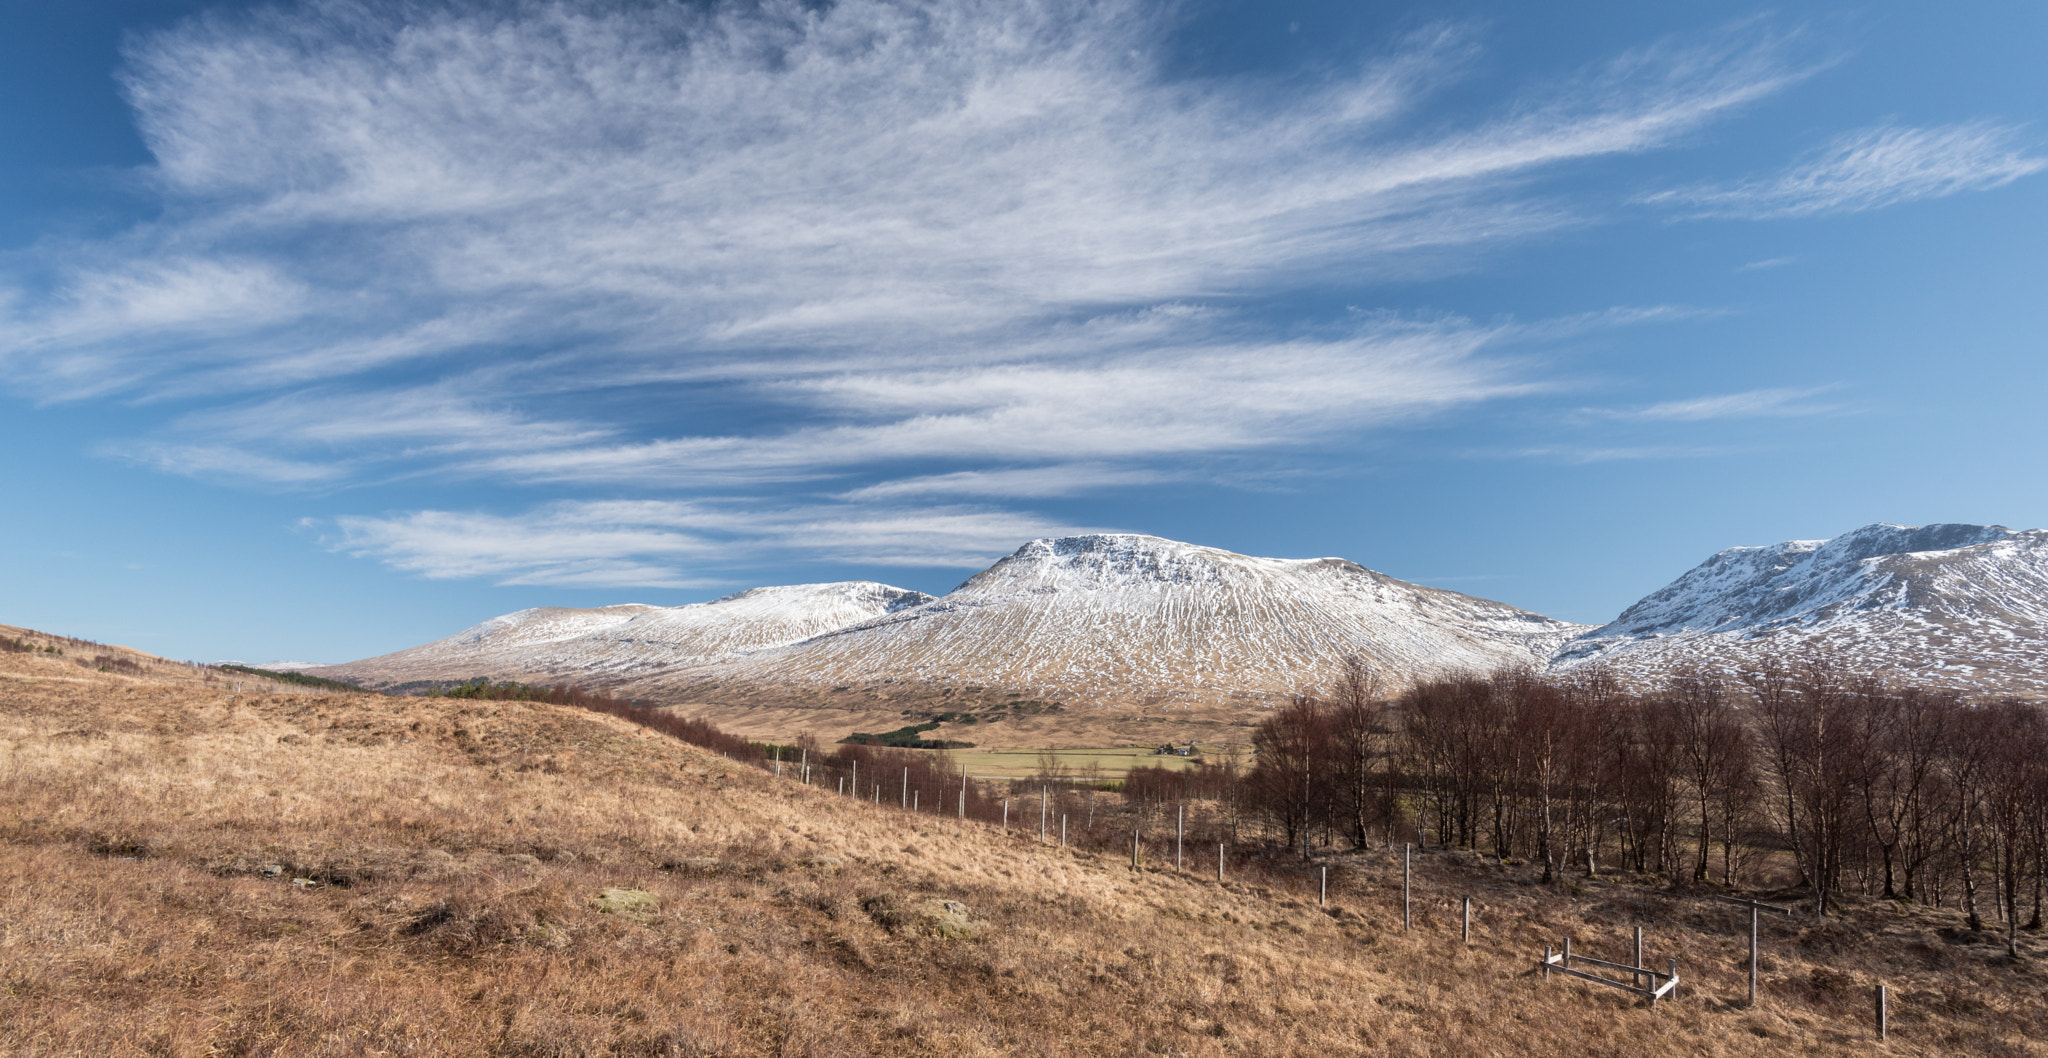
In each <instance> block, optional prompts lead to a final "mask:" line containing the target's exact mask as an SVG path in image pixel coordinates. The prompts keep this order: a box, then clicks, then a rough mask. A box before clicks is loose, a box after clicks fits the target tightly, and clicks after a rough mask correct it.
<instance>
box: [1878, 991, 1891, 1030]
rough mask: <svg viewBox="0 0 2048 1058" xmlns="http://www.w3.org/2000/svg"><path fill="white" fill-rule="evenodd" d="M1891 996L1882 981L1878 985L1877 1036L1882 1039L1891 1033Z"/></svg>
mask: <svg viewBox="0 0 2048 1058" xmlns="http://www.w3.org/2000/svg"><path fill="white" fill-rule="evenodd" d="M1890 999H1891V996H1890V994H1889V990H1888V989H1887V988H1885V986H1884V985H1883V984H1882V983H1880V984H1879V985H1878V986H1877V1038H1878V1039H1880V1040H1882V1039H1884V1038H1885V1037H1887V1036H1889V1035H1891V1003H1890V1002H1889V1001H1890Z"/></svg>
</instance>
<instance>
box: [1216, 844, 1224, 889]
mask: <svg viewBox="0 0 2048 1058" xmlns="http://www.w3.org/2000/svg"><path fill="white" fill-rule="evenodd" d="M1216 884H1218V885H1222V884H1223V843H1222V842H1220V841H1219V842H1217V843H1216Z"/></svg>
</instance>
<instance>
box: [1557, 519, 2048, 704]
mask: <svg viewBox="0 0 2048 1058" xmlns="http://www.w3.org/2000/svg"><path fill="white" fill-rule="evenodd" d="M1808 646H1821V647H1825V648H1828V649H1830V650H1831V651H1832V652H1834V653H1835V654H1836V655H1837V656H1838V657H1840V658H1841V659H1842V661H1843V662H1844V663H1845V664H1847V665H1849V666H1851V667H1853V668H1855V669H1857V670H1858V671H1865V672H1879V673H1885V674H1890V675H1895V676H1899V677H1903V678H1911V679H1915V680H1922V681H1928V682H1934V683H1939V684H1944V685H1948V686H1953V687H1957V688H1958V689H1964V690H1972V691H1979V692H1991V693H2022V694H2038V693H2041V692H2043V691H2048V531H2042V530H2031V531H2024V532H2015V531H2013V530H2011V529H2007V528H2005V527H2003V526H1996V525H1927V526H1917V527H1915V526H1901V525H1887V524H1877V525H1867V526H1864V527H1863V528H1861V529H1858V530H1856V531H1854V532H1851V533H1847V534H1844V535H1842V536H1839V537H1836V538H1834V539H1832V540H1791V541H1786V542H1784V543H1781V544H1775V545H1770V546H1766V547H1733V548H1729V549H1728V550H1726V551H1722V552H1720V553H1719V554H1716V555H1714V556H1713V557H1712V558H1709V559H1707V560H1706V561H1705V562H1702V563H1700V565H1698V566H1697V567H1695V568H1694V569H1692V570H1691V571H1690V572H1688V573H1686V574H1685V575H1684V576H1682V577H1680V578H1678V579H1677V580H1675V581H1673V582H1671V583H1670V584H1669V585H1667V586H1665V587H1664V588H1662V589H1661V590H1659V591H1657V592H1655V593H1653V594H1651V595H1649V596H1648V597H1646V598H1644V599H1643V600H1642V601H1641V602H1638V603H1636V604H1635V605H1634V606H1631V607H1629V608H1628V610H1626V611H1625V612H1623V613H1622V615H1621V616H1620V617H1618V618H1616V619H1615V620H1614V621H1613V622H1611V623H1609V624H1606V625H1602V626H1601V627H1599V628H1595V629H1592V630H1591V631H1588V632H1586V633H1584V634H1582V635H1580V636H1579V637H1577V638H1575V639H1573V640H1572V641H1570V642H1569V643H1566V644H1565V645H1564V647H1563V648H1562V649H1561V650H1559V651H1558V654H1557V658H1556V661H1555V662H1554V664H1555V665H1556V666H1557V667H1560V668H1570V667H1573V666H1576V665H1582V664H1586V663H1588V662H1593V661H1600V662H1604V663H1607V664H1610V665H1612V666H1614V667H1615V668H1616V669H1618V670H1620V671H1622V672H1624V673H1631V674H1637V675H1645V676H1649V675H1655V674H1657V673H1660V672H1666V671H1670V670H1672V669H1674V668H1680V667H1687V666H1693V665H1704V666H1707V667H1709V668H1714V669H1722V670H1730V669H1734V668H1739V667H1747V666H1753V665H1756V664H1759V663H1760V662H1762V661H1763V660H1765V659H1766V658H1769V657H1772V656H1782V657H1791V656H1795V655H1797V654H1798V653H1799V652H1800V651H1801V650H1803V649H1805V648H1807V647H1808Z"/></svg>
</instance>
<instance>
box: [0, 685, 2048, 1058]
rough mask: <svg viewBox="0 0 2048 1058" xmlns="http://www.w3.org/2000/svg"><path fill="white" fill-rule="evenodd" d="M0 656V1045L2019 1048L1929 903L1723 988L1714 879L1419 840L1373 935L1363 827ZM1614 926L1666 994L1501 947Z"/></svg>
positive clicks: (1803, 942) (1781, 949)
mask: <svg viewBox="0 0 2048 1058" xmlns="http://www.w3.org/2000/svg"><path fill="white" fill-rule="evenodd" d="M32 660H33V659H23V658H18V657H0V983H4V987H0V1051H5V1052H6V1053H10V1054H23V1055H60V1054H64V1055H68V1054H93V1055H102V1054H107V1055H118V1054H163V1055H201V1054H284V1053H289V1054H294V1055H327V1054H331V1055H360V1054H421V1055H451V1054H452V1055H462V1054H479V1055H481V1054H517V1055H571V1054H645V1055H664V1054H672V1055H709V1054H732V1055H741V1054H749V1055H750V1054H777V1055H864V1054H880V1055H892V1056H894V1055H917V1054H933V1055H937V1054H945V1055H1008V1054H1027V1055H1033V1054H1037V1055H1093V1054H1118V1055H1123V1054H1142V1053H1154V1054H1185V1055H1225V1054H1245V1055H1286V1054H1302V1055H1310V1054H1313V1055H1330V1054H1354V1053H1370V1054H1393V1055H1529V1054H1534V1055H1566V1054H1569V1055H1574V1056H1585V1055H1592V1056H1598V1055H1614V1056H1617V1058H1619V1056H1627V1058H1655V1056H1660V1055H1681V1054H1682V1055H1781V1054H1786V1053H1791V1052H1795V1051H1796V1052H1803V1053H1805V1054H1809V1055H1835V1054H1841V1055H1847V1054H1857V1055H1863V1054H1869V1053H1872V1052H1873V1051H1877V1052H1880V1053H1896V1054H1913V1055H1935V1054H1957V1053H1972V1054H2004V1055H2048V1045H2044V1044H2043V1043H2042V1042H2040V1039H2041V1037H2042V1035H2043V1034H2042V1031H2041V1030H2042V1027H2043V1025H2044V1024H2048V1002H2044V999H2043V987H2044V983H2048V976H2044V975H2043V973H2042V972H2041V971H2040V969H2039V966H2038V963H2037V962H2036V961H2035V959H2034V958H2027V959H2023V960H2020V961H2017V962H2009V961H2006V960H2004V959H2002V958H2001V957H2000V956H1999V955H1998V950H1999V949H1998V948H1997V946H1996V944H1995V942H1993V941H1992V940H1990V939H1989V938H1982V939H1979V938H1974V937H1972V936H1969V935H1966V934H1962V933H1959V932H1957V931H1955V930H1954V929H1953V927H1954V925H1955V922H1954V921H1953V916H1949V915H1946V914H1944V913H1938V912H1927V911H1920V910H1903V909H1897V908H1890V907H1875V906H1864V907H1860V908H1852V909H1851V910H1850V911H1849V912H1848V914H1847V915H1846V916H1845V917H1843V918H1840V919H1836V920H1833V921H1831V922H1828V923H1825V924H1816V923H1813V922H1799V923H1779V924H1774V925H1772V926H1771V927H1769V930H1768V934H1767V938H1768V939H1767V944H1768V947H1769V951H1770V952H1771V956H1770V961H1769V962H1768V963H1767V967H1766V971H1767V972H1766V974H1765V989H1766V994H1767V1001H1766V1002H1765V1004H1764V1005H1763V1006H1761V1007H1760V1008H1758V1009H1746V1008H1745V1007H1744V1006H1743V1003H1742V993H1743V988H1744V984H1745V981H1746V977H1745V971H1744V969H1743V964H1742V951H1743V950H1744V949H1743V944H1744V938H1745V935H1744V934H1743V933H1742V929H1743V927H1744V926H1745V925H1746V919H1744V918H1742V917H1741V912H1739V911H1738V910H1735V909H1732V908H1730V907H1728V906H1726V905H1723V904H1718V903H1715V902H1713V901H1712V900H1709V899H1703V898H1693V897H1687V896H1683V895H1674V894H1667V893H1662V892H1658V891H1656V890H1654V889H1653V888H1651V887H1648V886H1643V885H1635V884H1629V883H1624V882H1620V881H1613V882H1608V881H1603V882H1591V883H1581V884H1579V885H1577V886H1569V885H1561V886H1558V887H1555V888H1552V887H1543V886H1538V885H1535V884H1532V879H1531V877H1530V875H1529V871H1528V869H1527V868H1524V867H1516V866H1506V865H1501V864H1498V863H1493V862H1490V861H1482V860H1480V859H1478V858H1477V857H1474V856H1472V855H1471V854H1469V853H1448V852H1447V853H1430V854H1423V855H1420V856H1418V858H1417V878H1418V898H1417V903H1416V908H1417V917H1416V922H1415V929H1414V930H1413V931H1412V932H1406V933H1404V932H1403V931H1402V929H1401V917H1400V900H1399V879H1400V867H1399V864H1398V857H1397V856H1396V855H1395V854H1393V853H1391V852H1388V851H1371V852H1364V853H1353V854H1348V855H1345V856H1341V857H1333V858H1332V859H1331V860H1330V863H1331V864H1332V865H1333V866H1334V871H1333V891H1332V894H1331V900H1330V904H1331V906H1330V907H1328V908H1324V907H1320V906H1318V904H1317V900H1316V897H1315V895H1314V893H1313V892H1311V891H1310V890H1308V889H1307V888H1306V887H1305V885H1306V883H1305V880H1304V879H1305V876H1301V875H1293V874H1286V873H1272V872H1261V871H1259V870H1256V869H1254V868H1252V867H1250V866H1249V865H1247V866H1245V867H1244V868H1243V869H1242V870H1241V871H1240V872H1239V873H1237V874H1234V875H1233V878H1232V881H1231V882H1230V883H1229V884H1227V885H1219V884H1217V882H1216V881H1215V879H1214V877H1213V874H1210V873H1207V869H1206V868H1205V871H1204V872H1193V871H1190V872H1189V873H1186V874H1177V873H1175V872H1174V871H1173V870H1172V867H1171V864H1170V863H1166V864H1148V865H1146V867H1145V868H1144V869H1143V870H1137V871H1134V870H1132V869H1131V868H1130V866H1129V863H1128V860H1127V859H1126V858H1124V857H1121V856H1116V855H1102V854H1096V853H1089V852H1081V851H1076V850H1072V849H1069V850H1059V849H1050V848H1045V847H1040V846H1038V845H1036V844H1035V843H1034V840H1033V839H1034V838H1035V834H1022V833H1018V832H1016V831H1012V832H1011V833H1009V834H1003V833H999V832H997V831H996V830H995V829H993V828H990V827H988V826H985V825H983V824H979V823H973V822H961V821H956V820H950V819H946V818H943V817H938V816H932V815H922V816H915V815H910V814H907V813H903V812H901V811H898V810H895V809H892V808H887V807H876V806H874V805H872V804H862V803H859V802H856V801H853V800H850V799H841V798H837V797H834V796H832V795H830V794H827V793H824V792H822V791H819V790H815V789H810V788H804V787H799V786H796V785H794V784H792V783H789V782H787V781H783V780H777V779H775V778H773V777H772V776H769V775H767V774H764V773H762V772H759V771H756V770H753V769H750V768H745V767H741V766H739V765H737V764H734V763H733V762H731V761H728V760H725V759H723V758H721V757H719V756H717V755H715V754H711V753H708V752H706V751H703V750H699V749H696V748H694V747H691V746H686V745H681V744H678V743H675V742H672V741H669V740H666V739H664V738H662V737H659V736H655V735H652V734H650V733H649V732H647V731H645V730H642V729H639V728H636V727H633V726H632V725H630V724H627V723H625V722H622V721H618V720H615V719H612V718H610V717H605V716H600V715H596V714H592V713H587V712H582V711H579V710H576V709H573V708H569V707H562V706H551V705H540V704H531V703H514V702H479V701H461V700H448V699H416V698H415V699H404V698H384V697H376V696H368V695H290V694H281V693H259V694H247V693H244V694H235V693H229V692H227V691H226V690H224V689H221V688H212V687H205V686H198V685H192V684H174V683H169V682H162V681H157V680H152V679H148V678H142V677H127V676H122V675H118V674H112V673H104V674H103V673H84V672H75V671H67V672H64V673H58V672H57V671H56V670H55V669H53V668H48V667H47V666H44V667H37V666H38V665H40V664H41V663H40V662H36V663H35V664H31V661H32ZM60 677H61V678H60ZM1234 870H1236V869H1235V868H1234ZM608 890H619V891H623V892H611V893H609V894H608V893H607V891H608ZM1468 894H1469V895H1471V896H1473V897H1474V899H1475V903H1476V905H1477V908H1478V912H1477V920H1476V924H1475V932H1474V937H1473V941H1472V943H1471V945H1470V946H1469V947H1467V946H1465V945H1463V944H1461V943H1460V941H1459V936H1458V920H1457V906H1458V905H1457V900H1458V898H1459V897H1461V896H1464V895H1468ZM947 901H950V902H952V903H950V904H948V903H943V902H947ZM1636 925H1643V926H1645V927H1646V928H1647V930H1648V931H1649V935H1650V956H1651V957H1650V960H1649V961H1650V962H1651V963H1652V964H1653V965H1658V966H1661V965H1662V964H1663V960H1664V958H1665V956H1667V955H1676V956H1677V957H1678V959H1679V963H1680V972H1681V974H1682V975H1683V976H1684V978H1685V983H1684V984H1683V985H1682V986H1681V988H1680V991H1679V994H1678V997H1677V999H1676V1000H1675V1001H1671V1002H1667V1003H1664V1004H1660V1005H1659V1006H1658V1007H1656V1008H1655V1009H1650V1008H1647V1007H1643V1006H1638V1005H1634V1004H1632V1003H1630V1002H1627V1001H1626V1000H1625V997H1623V996H1621V995H1620V994H1619V993H1614V992H1610V991H1606V990H1598V989H1595V988H1594V987H1593V986H1590V985H1585V984H1579V983H1571V982H1566V981H1562V980H1559V979H1555V978H1553V979H1551V980H1549V981H1545V980H1544V979H1542V977H1541V976H1540V975H1538V974H1537V973H1536V972H1535V971H1534V966H1535V961H1536V957H1537V955H1538V954H1539V953H1540V951H1541V950H1542V948H1543V946H1544V945H1546V944H1553V943H1557V942H1558V940H1559V939H1560V938H1562V937H1563V936H1565V935H1571V936H1573V937H1574V939H1575V943H1576V944H1577V945H1578V950H1579V951H1580V952H1586V953H1592V954H1598V955H1602V956H1605V957H1608V958H1615V957H1618V956H1619V955H1620V954H1621V953H1622V952H1623V951H1624V950H1625V948H1626V945H1627V940H1626V938H1627V936H1628V934H1629V931H1630V929H1631V928H1632V927H1633V926H1636ZM1944 930H1946V931H1947V932H1943V931H1944ZM2026 945H2027V947H2028V949H2029V951H2031V952H2034V953H2035V954H2036V956H2038V955H2039V954H2041V949H2042V944H2041V941H2040V939H2039V938H2034V937H2029V938H2028V939H2027V941H2026ZM1878 980H1884V981H1887V982H1889V983H1890V984H1891V986H1892V994H1893V1035H1892V1039H1891V1041H1890V1042H1889V1043H1887V1044H1883V1045H1879V1044H1876V1043H1875V1042H1874V1041H1873V1039H1872V1036H1871V1027H1870V1018H1869V1015H1868V1007H1869V989H1870V986H1871V985H1872V984H1873V983H1875V982H1876V981H1878Z"/></svg>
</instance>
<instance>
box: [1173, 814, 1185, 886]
mask: <svg viewBox="0 0 2048 1058" xmlns="http://www.w3.org/2000/svg"><path fill="white" fill-rule="evenodd" d="M1187 833H1188V806H1186V805H1181V806H1180V807H1179V808H1177V809H1175V811H1174V816H1173V872H1174V873H1175V874H1179V873H1180V846H1181V842H1182V840H1183V839H1185V838H1186V837H1187Z"/></svg>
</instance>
